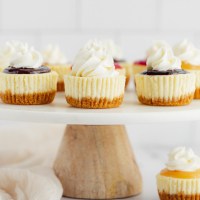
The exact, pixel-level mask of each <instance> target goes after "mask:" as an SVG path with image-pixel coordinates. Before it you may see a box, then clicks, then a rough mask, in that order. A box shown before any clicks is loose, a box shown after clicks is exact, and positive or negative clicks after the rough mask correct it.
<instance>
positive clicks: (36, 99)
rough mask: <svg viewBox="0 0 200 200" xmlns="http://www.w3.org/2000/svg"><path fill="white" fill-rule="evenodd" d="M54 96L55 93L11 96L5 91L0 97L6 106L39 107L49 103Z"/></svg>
mask: <svg viewBox="0 0 200 200" xmlns="http://www.w3.org/2000/svg"><path fill="white" fill-rule="evenodd" d="M55 95H56V91H50V92H43V93H33V94H12V93H11V92H10V91H6V92H5V93H1V95H0V97H1V100H2V101H3V102H4V103H7V104H16V105H40V104H48V103H51V102H52V101H53V100H54V97H55Z"/></svg>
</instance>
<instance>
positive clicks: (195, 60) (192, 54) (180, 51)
mask: <svg viewBox="0 0 200 200" xmlns="http://www.w3.org/2000/svg"><path fill="white" fill-rule="evenodd" d="M173 50H174V54H175V55H176V56H178V57H179V58H180V59H181V61H182V68H183V69H184V70H187V71H189V72H192V73H194V74H195V75H196V84H195V87H196V89H195V94H194V99H200V49H198V48H197V47H195V46H194V45H193V44H192V43H191V42H189V41H188V40H183V41H182V42H180V43H178V44H176V45H175V46H174V48H173Z"/></svg>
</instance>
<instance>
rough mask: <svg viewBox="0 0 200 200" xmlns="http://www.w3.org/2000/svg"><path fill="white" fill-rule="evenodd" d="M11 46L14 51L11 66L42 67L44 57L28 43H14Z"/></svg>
mask: <svg viewBox="0 0 200 200" xmlns="http://www.w3.org/2000/svg"><path fill="white" fill-rule="evenodd" d="M11 46H12V47H13V49H14V52H13V54H12V57H11V59H10V66H12V67H15V68H20V67H26V68H38V67H40V66H41V65H42V63H43V59H42V55H41V54H40V53H39V52H38V51H36V50H35V49H34V48H33V47H29V46H28V44H27V43H22V42H13V43H11Z"/></svg>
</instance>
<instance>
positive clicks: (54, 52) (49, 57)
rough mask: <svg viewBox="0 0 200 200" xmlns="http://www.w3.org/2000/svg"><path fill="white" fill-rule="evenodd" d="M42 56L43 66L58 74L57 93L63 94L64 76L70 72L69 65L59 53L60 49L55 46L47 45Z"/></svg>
mask: <svg viewBox="0 0 200 200" xmlns="http://www.w3.org/2000/svg"><path fill="white" fill-rule="evenodd" d="M42 55H43V59H44V61H43V62H44V63H43V65H45V66H48V67H49V68H50V69H51V70H52V71H55V72H56V73H57V74H58V83H57V91H58V92H64V91H65V86H64V75H66V74H69V73H70V72H71V64H70V63H69V62H68V61H67V58H66V57H65V55H64V54H63V53H62V52H61V50H60V48H59V47H58V46H55V45H48V46H47V47H46V48H45V49H44V50H43V51H42Z"/></svg>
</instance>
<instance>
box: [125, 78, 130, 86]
mask: <svg viewBox="0 0 200 200" xmlns="http://www.w3.org/2000/svg"><path fill="white" fill-rule="evenodd" d="M129 81H130V76H126V82H125V88H127V86H128V83H129Z"/></svg>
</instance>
